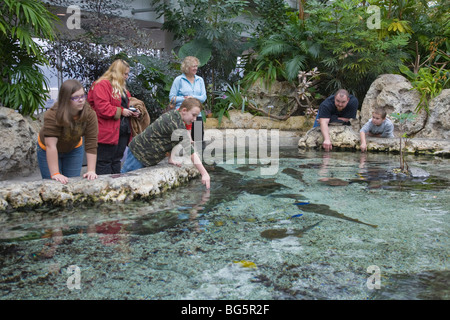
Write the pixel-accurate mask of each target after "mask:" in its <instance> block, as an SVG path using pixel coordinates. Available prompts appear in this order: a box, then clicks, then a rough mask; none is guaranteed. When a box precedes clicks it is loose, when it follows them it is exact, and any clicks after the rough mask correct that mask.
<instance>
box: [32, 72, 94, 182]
mask: <svg viewBox="0 0 450 320" xmlns="http://www.w3.org/2000/svg"><path fill="white" fill-rule="evenodd" d="M97 136H98V123H97V115H96V114H95V111H94V110H92V108H91V107H90V106H89V104H88V103H87V101H86V93H85V92H84V89H83V86H82V85H81V83H80V82H79V81H77V80H66V81H65V82H64V83H63V84H62V85H61V88H60V90H59V93H58V101H56V103H55V104H54V105H53V106H52V107H51V108H50V109H49V110H47V111H46V112H45V114H44V125H43V127H42V129H41V131H40V132H39V136H38V145H37V157H38V163H39V169H40V170H41V175H42V178H43V179H53V180H56V181H59V182H61V183H63V184H66V183H67V182H68V181H69V179H68V178H69V177H79V176H80V173H81V166H82V164H83V157H84V152H85V150H86V159H87V172H86V173H85V174H84V175H83V177H84V178H87V179H89V180H93V179H96V178H97V174H96V173H95V164H96V161H97ZM83 138H84V144H83Z"/></svg>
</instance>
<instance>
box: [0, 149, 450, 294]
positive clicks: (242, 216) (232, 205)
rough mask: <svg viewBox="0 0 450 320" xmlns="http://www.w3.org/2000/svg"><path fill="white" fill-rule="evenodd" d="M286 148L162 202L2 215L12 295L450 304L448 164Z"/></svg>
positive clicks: (6, 280) (0, 235) (220, 170)
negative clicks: (274, 168) (411, 170)
mask: <svg viewBox="0 0 450 320" xmlns="http://www.w3.org/2000/svg"><path fill="white" fill-rule="evenodd" d="M408 161H409V165H410V166H415V167H418V168H421V169H423V170H426V171H427V172H428V173H429V174H430V176H429V177H424V178H414V179H412V178H409V177H405V176H399V175H394V174H392V173H391V172H392V169H393V168H395V167H397V166H398V162H399V161H398V155H391V154H381V153H380V154H360V153H352V152H336V151H333V152H331V153H323V152H299V151H298V150H297V148H283V149H280V163H279V170H278V173H277V174H276V175H274V176H262V175H261V174H260V169H261V167H262V166H263V165H258V164H256V165H254V164H221V165H216V166H210V167H208V169H209V172H210V174H211V179H212V186H211V190H210V191H209V192H207V191H205V189H204V186H203V185H202V184H201V183H200V181H199V180H198V179H195V180H193V181H191V182H189V183H188V184H187V185H185V186H182V187H180V188H177V189H175V190H171V191H169V192H167V193H165V194H163V195H161V196H160V197H158V198H155V199H151V200H148V201H136V202H132V203H125V204H98V205H95V206H76V207H74V208H69V209H59V208H53V209H49V208H41V209H39V210H35V211H32V212H20V211H17V212H9V213H2V214H1V215H0V271H1V273H0V274H1V276H0V297H1V299H194V300H196V299H262V300H265V299H283V300H284V299H449V298H450V290H449V286H448V283H449V279H450V271H449V263H448V258H449V252H450V249H449V248H450V246H449V239H448V230H449V222H450V219H449V205H448V204H449V203H450V201H449V200H450V188H449V186H450V183H449V177H450V174H449V173H450V166H449V159H443V158H434V157H425V156H422V157H415V156H408Z"/></svg>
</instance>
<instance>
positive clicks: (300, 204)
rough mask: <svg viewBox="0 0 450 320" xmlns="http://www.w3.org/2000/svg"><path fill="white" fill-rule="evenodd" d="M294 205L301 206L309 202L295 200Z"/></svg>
mask: <svg viewBox="0 0 450 320" xmlns="http://www.w3.org/2000/svg"><path fill="white" fill-rule="evenodd" d="M294 204H295V205H296V206H303V205H305V204H309V202H295V203H294Z"/></svg>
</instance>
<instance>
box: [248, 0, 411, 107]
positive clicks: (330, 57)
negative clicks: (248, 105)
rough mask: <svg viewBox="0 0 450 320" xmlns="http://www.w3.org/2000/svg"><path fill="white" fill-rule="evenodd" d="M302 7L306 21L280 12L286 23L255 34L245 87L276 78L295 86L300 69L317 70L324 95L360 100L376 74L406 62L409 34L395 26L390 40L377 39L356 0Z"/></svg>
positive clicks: (307, 4) (337, 0)
mask: <svg viewBox="0 0 450 320" xmlns="http://www.w3.org/2000/svg"><path fill="white" fill-rule="evenodd" d="M261 1H262V2H267V3H271V1H272V0H266V1H264V0H261ZM303 7H304V9H305V12H306V13H307V16H306V18H305V19H304V20H302V19H300V18H299V16H298V14H297V13H291V12H288V11H284V14H283V17H284V19H281V20H282V21H284V24H282V25H277V24H276V22H275V25H277V26H278V28H277V29H276V32H274V33H272V34H271V33H269V32H267V31H266V32H260V34H257V36H258V37H259V38H258V41H257V46H256V47H255V49H256V53H255V54H254V55H253V57H252V58H253V60H252V59H248V61H249V64H248V65H247V66H246V71H247V72H246V75H245V78H244V80H245V81H246V83H247V84H249V83H253V82H254V81H256V80H257V79H261V80H262V81H264V82H265V83H266V85H267V84H270V83H272V82H273V81H275V80H278V81H289V82H294V81H295V80H296V78H297V75H298V72H299V71H301V70H310V69H312V68H314V67H318V68H319V69H320V70H322V74H321V80H322V81H321V84H320V87H319V89H320V91H322V92H324V95H328V94H329V93H331V92H335V91H336V90H337V89H339V88H346V89H348V90H349V91H350V92H351V93H353V94H355V95H356V96H357V97H358V98H359V99H360V100H362V99H363V98H364V95H365V93H366V92H367V90H368V88H369V86H370V84H371V83H372V82H373V81H374V80H375V79H376V77H377V76H378V75H379V74H382V73H392V72H394V71H395V70H398V67H399V66H400V65H401V64H403V62H404V61H405V60H406V59H407V58H409V55H408V54H407V53H406V52H405V50H404V48H405V47H406V46H407V45H408V43H409V39H410V37H411V35H410V34H409V33H407V32H399V31H398V28H399V27H398V26H397V30H396V32H394V31H393V30H392V34H391V35H390V36H389V37H384V38H380V37H379V34H378V33H377V31H376V30H371V29H369V28H368V27H367V21H366V18H368V17H369V14H368V13H367V12H366V8H365V7H364V6H361V5H360V1H359V0H336V1H332V2H331V1H330V2H326V3H323V2H316V1H306V2H303ZM273 10H275V9H273ZM282 10H285V8H284V4H281V3H279V4H278V12H281V11H282ZM268 24H269V25H271V24H270V22H268ZM401 25H402V28H404V26H405V25H406V23H405V24H403V23H402V24H401Z"/></svg>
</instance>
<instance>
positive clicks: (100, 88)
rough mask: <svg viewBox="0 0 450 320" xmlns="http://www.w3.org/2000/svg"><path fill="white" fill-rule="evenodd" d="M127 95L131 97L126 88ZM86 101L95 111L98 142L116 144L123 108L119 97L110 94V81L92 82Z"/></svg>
mask: <svg viewBox="0 0 450 320" xmlns="http://www.w3.org/2000/svg"><path fill="white" fill-rule="evenodd" d="M127 96H128V98H130V97H131V95H130V93H129V92H128V90H127ZM88 102H89V104H90V105H91V107H92V108H93V109H94V110H95V112H96V113H97V120H98V143H104V144H113V145H116V144H118V143H119V132H120V116H121V115H122V109H123V108H122V106H121V102H122V101H121V98H119V99H114V98H113V96H112V86H111V83H110V82H109V81H108V80H101V81H100V82H98V83H94V84H92V86H91V88H90V89H89V93H88ZM128 103H129V102H128ZM130 136H131V135H130Z"/></svg>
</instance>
